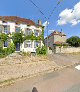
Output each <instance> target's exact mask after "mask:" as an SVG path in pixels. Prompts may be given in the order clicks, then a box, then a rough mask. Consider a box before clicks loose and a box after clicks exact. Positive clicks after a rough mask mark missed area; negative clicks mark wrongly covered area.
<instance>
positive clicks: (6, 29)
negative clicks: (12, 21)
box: [4, 25, 10, 34]
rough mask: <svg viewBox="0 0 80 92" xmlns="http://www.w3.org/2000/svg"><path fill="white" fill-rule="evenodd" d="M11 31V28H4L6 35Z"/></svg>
mask: <svg viewBox="0 0 80 92" xmlns="http://www.w3.org/2000/svg"><path fill="white" fill-rule="evenodd" d="M9 31H10V26H7V25H6V26H4V33H5V34H9Z"/></svg>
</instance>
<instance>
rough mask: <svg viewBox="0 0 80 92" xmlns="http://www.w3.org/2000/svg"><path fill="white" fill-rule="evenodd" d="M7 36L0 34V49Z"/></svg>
mask: <svg viewBox="0 0 80 92" xmlns="http://www.w3.org/2000/svg"><path fill="white" fill-rule="evenodd" d="M8 38H9V36H8V35H7V34H5V33H0V47H3V44H4V42H5V41H7V40H8Z"/></svg>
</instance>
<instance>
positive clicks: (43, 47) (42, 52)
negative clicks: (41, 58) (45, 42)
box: [36, 46, 47, 55]
mask: <svg viewBox="0 0 80 92" xmlns="http://www.w3.org/2000/svg"><path fill="white" fill-rule="evenodd" d="M36 53H37V54H38V55H46V53H47V48H46V46H42V48H40V47H38V48H37V49H36Z"/></svg>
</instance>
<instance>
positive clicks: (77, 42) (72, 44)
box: [67, 36, 80, 47]
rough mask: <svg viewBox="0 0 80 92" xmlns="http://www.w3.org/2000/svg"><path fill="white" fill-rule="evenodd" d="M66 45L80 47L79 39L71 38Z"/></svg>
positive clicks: (76, 37)
mask: <svg viewBox="0 0 80 92" xmlns="http://www.w3.org/2000/svg"><path fill="white" fill-rule="evenodd" d="M67 43H69V44H70V46H73V47H79V46H80V38H79V37H78V36H72V37H70V38H69V39H67Z"/></svg>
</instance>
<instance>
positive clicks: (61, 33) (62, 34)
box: [49, 31, 66, 37]
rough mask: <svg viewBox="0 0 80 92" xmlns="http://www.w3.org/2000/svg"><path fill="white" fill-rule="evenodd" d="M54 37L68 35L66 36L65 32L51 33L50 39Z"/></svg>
mask: <svg viewBox="0 0 80 92" xmlns="http://www.w3.org/2000/svg"><path fill="white" fill-rule="evenodd" d="M53 35H60V36H66V34H64V33H63V32H59V31H54V32H53V33H51V34H50V35H49V37H51V36H53Z"/></svg>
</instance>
